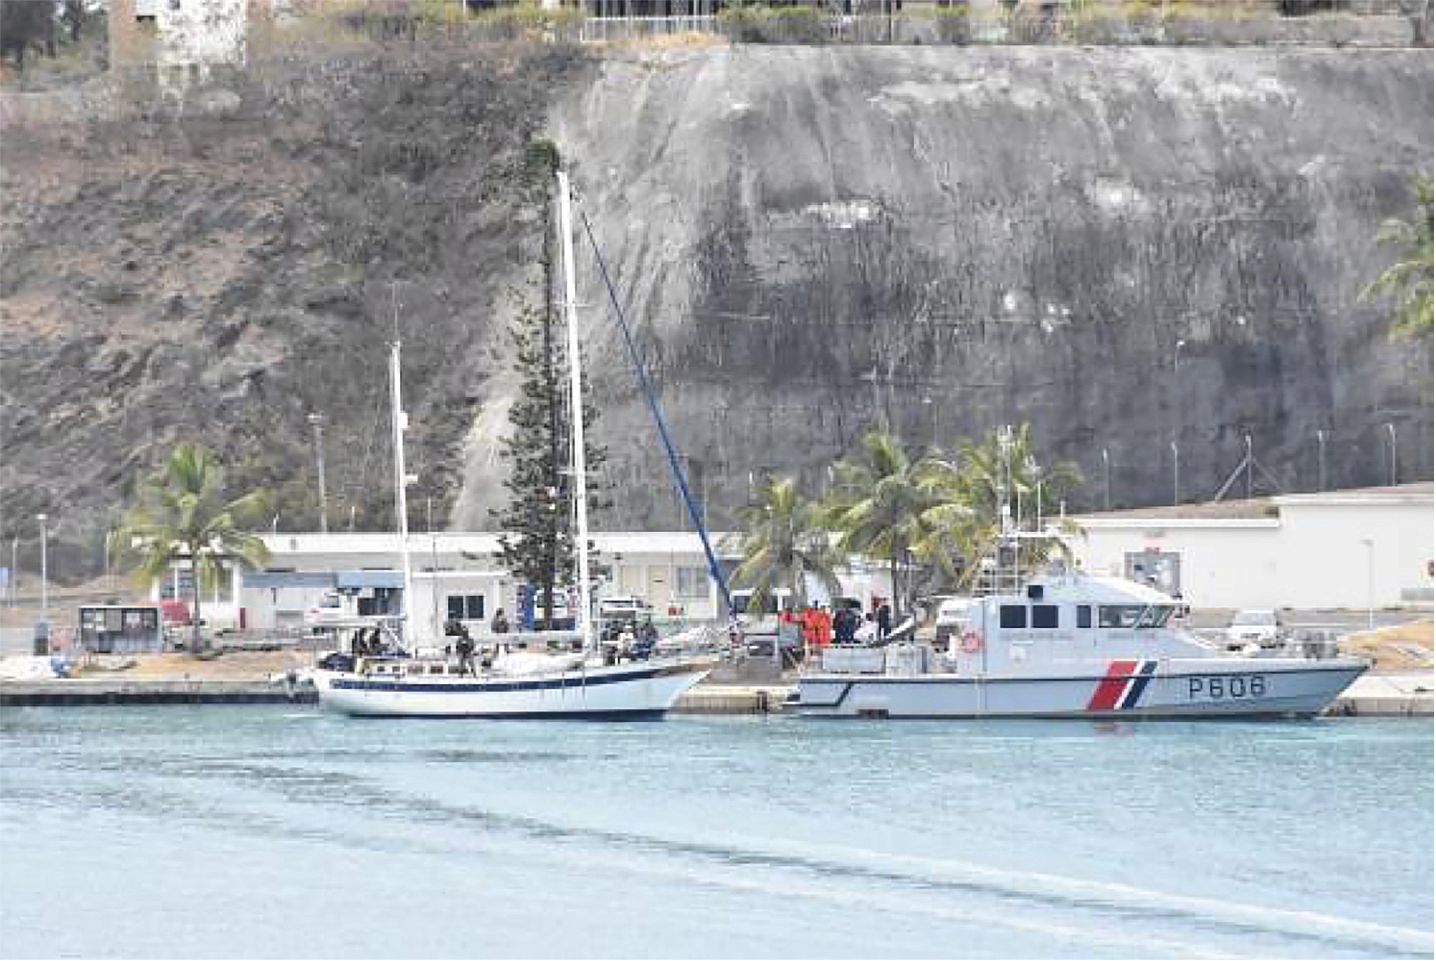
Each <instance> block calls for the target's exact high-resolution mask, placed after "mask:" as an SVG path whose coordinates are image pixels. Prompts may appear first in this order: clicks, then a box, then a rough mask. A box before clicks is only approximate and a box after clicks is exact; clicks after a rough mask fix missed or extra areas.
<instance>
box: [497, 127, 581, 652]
mask: <svg viewBox="0 0 1436 961" xmlns="http://www.w3.org/2000/svg"><path fill="white" fill-rule="evenodd" d="M557 169H558V152H557V150H556V149H555V148H554V147H553V145H552V144H551V143H549V142H547V141H539V142H536V143H535V144H534V145H533V146H532V147H531V148H530V151H529V158H528V165H527V168H526V171H525V181H526V186H527V188H528V189H529V190H530V191H531V194H532V196H533V200H534V202H535V203H537V204H539V205H541V207H542V209H543V214H544V217H543V223H544V224H545V232H544V240H543V246H542V252H541V254H540V258H541V266H542V268H543V270H542V281H541V285H542V286H541V291H540V298H541V301H542V303H541V305H540V306H537V307H528V308H525V309H524V310H523V311H521V312H520V314H519V315H518V317H517V318H516V319H515V321H514V326H513V329H512V331H511V332H510V336H511V338H512V342H513V352H514V370H515V371H516V372H517V373H518V374H519V377H520V379H521V383H520V387H519V394H518V397H517V398H516V399H515V401H514V403H513V404H512V406H510V408H509V426H510V432H509V436H508V437H506V438H505V439H504V441H503V443H502V445H501V448H500V456H501V457H502V459H503V460H504V461H506V462H507V463H508V465H509V474H508V477H507V479H505V481H504V488H505V489H506V490H507V491H508V492H509V503H508V505H507V506H506V507H504V508H503V509H502V510H493V511H490V516H491V517H492V518H493V520H494V521H495V523H496V524H497V526H498V528H499V530H500V531H502V532H503V533H502V534H500V536H499V559H500V561H501V563H503V565H504V566H505V567H506V568H507V569H508V570H509V572H510V573H512V574H513V575H514V577H516V578H518V579H520V580H522V581H524V582H525V583H527V584H528V585H529V587H530V588H531V589H532V590H533V591H534V592H535V594H536V596H537V597H538V598H539V599H540V600H541V601H542V604H543V614H542V622H543V623H544V624H545V625H549V624H552V623H553V598H554V593H555V591H556V590H557V589H559V588H567V587H570V586H572V584H573V582H574V572H575V569H576V566H577V565H576V562H575V558H574V543H573V529H572V522H573V517H572V511H571V510H570V503H571V492H570V481H571V475H570V473H569V470H568V468H569V463H568V461H569V457H568V453H569V445H570V440H569V423H568V415H569V411H568V405H567V400H568V395H567V384H568V381H567V378H566V376H565V375H564V371H565V366H564V361H565V358H564V339H563V337H562V336H561V330H562V328H561V326H560V323H561V318H560V317H559V314H558V311H557V310H556V309H555V304H554V297H553V290H554V284H553V274H554V256H553V254H554V251H553V248H554V243H553V241H554V238H553V230H552V224H553V220H554V217H553V212H554V196H553V184H554V177H553V174H554V172H555V171H556V170H557ZM594 418H595V411H594V409H593V407H592V406H591V405H589V404H588V403H585V404H584V405H583V422H584V428H585V431H587V429H588V428H589V426H590V425H591V424H592V423H593V420H594ZM589 436H591V435H589ZM584 447H585V449H586V454H587V458H588V467H589V473H590V476H592V474H593V473H594V472H595V471H597V469H598V468H599V467H601V466H602V464H603V461H604V458H605V452H604V450H603V449H602V448H600V447H598V446H596V445H594V444H592V443H587V442H586V443H585V444H584ZM602 506H603V504H602V503H601V498H600V497H599V496H598V492H597V488H596V485H594V484H593V483H592V481H590V485H589V507H590V510H595V509H597V508H600V507H602Z"/></svg>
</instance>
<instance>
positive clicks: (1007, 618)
mask: <svg viewBox="0 0 1436 961" xmlns="http://www.w3.org/2000/svg"><path fill="white" fill-rule="evenodd" d="M999 617H1000V621H999V623H1000V624H1001V625H1002V626H1003V627H1026V626H1027V607H1026V606H1025V605H1023V604H1003V605H1002V611H1001V613H1000V615H999Z"/></svg>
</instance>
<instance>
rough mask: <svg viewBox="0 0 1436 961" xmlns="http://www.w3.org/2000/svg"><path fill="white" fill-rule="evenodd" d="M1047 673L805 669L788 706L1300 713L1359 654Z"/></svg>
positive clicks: (1361, 666)
mask: <svg viewBox="0 0 1436 961" xmlns="http://www.w3.org/2000/svg"><path fill="white" fill-rule="evenodd" d="M1083 667H1084V668H1086V669H1085V670H1084V669H1082V668H1077V669H1073V670H1069V671H1062V672H1061V673H1060V674H1059V673H1055V672H1054V673H1052V674H1007V675H988V676H973V675H960V674H918V675H910V676H901V675H883V674H873V675H864V674H813V675H808V676H805V677H803V678H801V679H800V680H799V683H798V700H797V702H796V704H795V708H796V710H797V711H798V713H800V714H804V715H811V716H821V717H909V718H920V717H928V718H947V717H952V718H964V717H966V718H974V717H1087V718H1128V719H1139V718H1191V717H1309V716H1313V715H1316V714H1319V713H1320V712H1321V711H1323V710H1324V709H1325V708H1326V707H1327V706H1328V705H1329V704H1330V703H1331V702H1332V701H1333V700H1335V698H1336V697H1337V695H1339V694H1340V693H1341V692H1342V691H1343V690H1345V688H1346V687H1347V685H1349V684H1350V683H1351V682H1352V681H1354V680H1356V678H1357V677H1359V676H1360V675H1361V673H1362V672H1363V671H1365V670H1366V664H1365V663H1363V662H1361V661H1356V660H1351V659H1347V658H1329V659H1324V660H1298V659H1291V660H1285V659H1250V658H1201V659H1190V660H1185V659H1184V660H1163V661H1158V660H1149V661H1143V660H1130V661H1114V662H1111V664H1109V665H1107V666H1106V669H1105V670H1101V669H1094V668H1092V667H1087V666H1086V665H1084V666H1083Z"/></svg>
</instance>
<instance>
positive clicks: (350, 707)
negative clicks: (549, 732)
mask: <svg viewBox="0 0 1436 961" xmlns="http://www.w3.org/2000/svg"><path fill="white" fill-rule="evenodd" d="M712 669H713V665H712V663H711V662H695V661H644V662H640V663H634V664H621V665H614V666H609V667H589V668H586V669H582V668H581V669H571V670H567V671H563V672H539V673H533V674H527V675H513V676H507V675H489V674H479V675H477V676H475V675H466V676H457V675H450V674H444V675H431V674H417V673H416V674H384V675H377V674H373V673H356V672H351V671H326V670H318V671H315V673H314V684H315V687H316V688H317V689H318V693H319V702H320V704H321V705H323V706H324V707H325V708H327V709H329V710H333V711H338V712H340V713H343V714H349V715H354V716H364V717H490V718H500V717H532V718H539V717H573V718H583V717H593V718H643V717H661V716H662V715H663V713H664V712H665V711H667V710H668V709H669V708H671V707H672V706H673V705H674V703H675V702H676V701H677V700H678V698H679V697H681V696H682V695H683V693H684V692H685V691H687V690H688V689H689V688H691V687H692V686H693V685H695V684H697V683H698V682H699V681H701V680H702V679H703V678H704V677H705V676H707V674H708V673H709V672H710V671H711V670H712Z"/></svg>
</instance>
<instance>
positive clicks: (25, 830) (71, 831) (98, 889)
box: [0, 706, 1433, 958]
mask: <svg viewBox="0 0 1436 961" xmlns="http://www.w3.org/2000/svg"><path fill="white" fill-rule="evenodd" d="M0 717H3V720H0V765H3V768H0V775H3V784H0V787H3V797H0V832H3V833H0V954H3V955H4V956H7V957H16V956H66V957H122V956H129V957H135V956H139V957H157V958H167V957H196V958H205V957H216V956H229V957H256V958H257V957H289V958H305V957H326V958H349V957H356V958H357V957H423V958H443V957H458V956H466V957H482V956H605V957H651V956H693V957H725V956H751V957H783V958H808V957H852V956H869V957H871V956H878V957H894V956H895V957H909V956H911V957H933V956H937V957H1004V956H1022V957H1072V956H1093V955H1096V956H1104V957H1105V956H1118V957H1126V956H1144V957H1150V956H1163V957H1179V956H1192V955H1197V956H1213V955H1257V956H1273V955H1277V956H1288V957H1290V956H1298V957H1371V956H1379V957H1391V956H1408V955H1410V956H1416V955H1422V954H1425V955H1429V954H1430V953H1431V952H1432V948H1433V941H1432V912H1433V905H1432V725H1431V724H1430V722H1429V721H1409V720H1377V719H1370V720H1350V719H1348V720H1327V721H1317V722H1306V723H1284V724H1240V723H1208V724H1181V723H1151V724H1145V725H1112V724H1091V723H1084V722H1065V723H1052V722H1035V721H1034V722H987V723H926V722H917V723H881V722H860V723H843V722H821V721H817V722H815V721H811V720H810V721H804V720H802V719H797V718H767V719H765V718H755V717H743V718H731V719H730V718H702V719H696V718H674V719H671V720H668V721H666V722H662V723H647V724H626V725H608V724H596V723H547V722H543V723H535V722H506V723H486V722H463V721H459V722H452V721H451V722H443V721H439V722H434V721H408V722H384V721H357V720H350V719H345V718H340V717H334V716H327V715H323V714H320V713H318V712H317V711H310V710H307V709H302V708H300V709H296V708H286V707H280V706H254V707H220V706H212V707H194V708H189V707H153V708H142V707H136V708H94V709H75V708H69V709H56V708H25V709H7V710H6V711H5V712H4V713H3V716H0Z"/></svg>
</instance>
